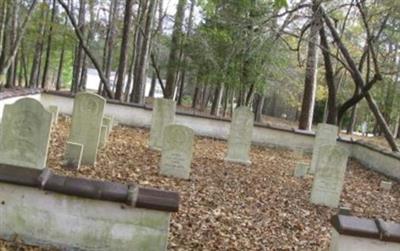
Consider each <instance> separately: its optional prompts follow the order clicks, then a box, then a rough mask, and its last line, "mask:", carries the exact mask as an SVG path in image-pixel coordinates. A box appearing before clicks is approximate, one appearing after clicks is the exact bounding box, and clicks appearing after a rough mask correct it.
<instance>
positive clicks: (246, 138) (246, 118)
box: [225, 106, 254, 165]
mask: <svg viewBox="0 0 400 251" xmlns="http://www.w3.org/2000/svg"><path fill="white" fill-rule="evenodd" d="M253 125H254V114H253V112H251V111H250V109H249V108H248V107H245V106H242V107H239V108H236V110H235V112H234V113H233V118H232V122H231V128H230V130H229V138H228V153H227V156H226V158H225V160H226V161H231V162H238V163H241V164H245V165H250V164H251V161H250V158H249V152H250V146H251V138H252V133H253Z"/></svg>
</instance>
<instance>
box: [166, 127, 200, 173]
mask: <svg viewBox="0 0 400 251" xmlns="http://www.w3.org/2000/svg"><path fill="white" fill-rule="evenodd" d="M193 139H194V131H193V130H192V129H191V128H189V127H187V126H183V125H174V124H173V125H168V126H166V127H165V129H164V137H163V145H162V151H161V164H160V173H161V174H163V175H167V176H173V177H177V178H182V179H189V176H190V167H191V163H192V156H193Z"/></svg>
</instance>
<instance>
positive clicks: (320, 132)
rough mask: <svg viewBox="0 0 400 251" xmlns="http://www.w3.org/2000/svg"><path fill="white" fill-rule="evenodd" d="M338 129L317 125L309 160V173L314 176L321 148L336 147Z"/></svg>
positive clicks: (333, 126) (326, 125) (331, 126)
mask: <svg viewBox="0 0 400 251" xmlns="http://www.w3.org/2000/svg"><path fill="white" fill-rule="evenodd" d="M337 133H338V127H337V126H335V125H330V124H318V129H317V134H316V135H315V140H314V148H313V154H312V159H311V167H310V170H309V172H310V173H311V174H314V173H315V172H316V167H317V161H318V158H319V156H321V154H320V148H321V146H325V145H336V138H337Z"/></svg>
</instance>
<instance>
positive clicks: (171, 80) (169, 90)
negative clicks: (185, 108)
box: [165, 0, 186, 99]
mask: <svg viewBox="0 0 400 251" xmlns="http://www.w3.org/2000/svg"><path fill="white" fill-rule="evenodd" d="M185 5H186V0H179V2H178V5H177V8H176V14H175V23H174V29H173V32H172V40H171V49H170V53H169V59H168V66H167V81H166V84H165V98H168V99H173V97H174V93H175V79H176V70H177V66H178V65H179V62H178V58H179V46H180V44H181V43H180V40H181V37H182V24H183V18H184V14H185V11H184V10H185Z"/></svg>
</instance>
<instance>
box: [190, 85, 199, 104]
mask: <svg viewBox="0 0 400 251" xmlns="http://www.w3.org/2000/svg"><path fill="white" fill-rule="evenodd" d="M199 91H200V87H199V85H198V84H196V87H195V88H194V92H193V98H192V109H196V106H197V98H198V96H199Z"/></svg>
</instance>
